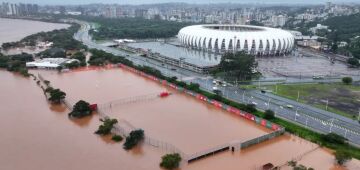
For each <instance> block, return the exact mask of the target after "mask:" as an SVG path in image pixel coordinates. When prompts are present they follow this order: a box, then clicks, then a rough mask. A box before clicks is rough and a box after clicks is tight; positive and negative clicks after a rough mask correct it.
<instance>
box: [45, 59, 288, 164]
mask: <svg viewBox="0 0 360 170" xmlns="http://www.w3.org/2000/svg"><path fill="white" fill-rule="evenodd" d="M116 66H117V67H120V68H124V69H126V70H129V71H131V72H134V73H137V74H139V75H141V76H143V77H146V78H149V79H151V80H153V81H156V82H158V83H160V84H162V85H164V86H168V87H170V88H173V89H175V90H178V91H179V92H183V93H185V94H187V95H190V96H193V97H195V98H197V99H198V100H201V101H203V102H206V103H208V104H211V105H214V106H215V107H217V108H221V109H223V110H226V111H228V112H230V113H233V114H236V115H238V116H240V117H242V118H245V119H247V120H250V121H253V122H255V123H256V124H260V125H261V126H264V127H266V128H269V129H271V130H274V131H273V132H272V133H269V134H266V135H263V136H260V137H257V138H254V139H250V140H248V141H245V142H241V141H239V142H236V143H234V142H233V143H226V144H223V145H219V146H215V147H212V148H209V149H207V150H205V151H201V152H197V153H194V154H191V155H187V154H185V153H184V152H182V151H181V150H180V149H178V148H177V147H176V146H174V145H172V144H170V143H167V142H164V141H161V140H158V139H154V138H151V137H149V136H147V135H145V136H144V143H146V144H149V145H151V146H153V147H156V148H160V149H161V150H163V151H165V152H166V153H179V154H180V155H181V157H182V158H183V160H184V161H186V162H191V161H193V160H197V159H201V158H203V157H206V156H210V155H212V154H215V153H218V152H221V151H225V150H228V149H229V148H232V149H233V150H235V148H236V149H237V150H240V149H243V148H246V147H249V146H252V145H254V144H257V143H260V142H263V141H265V140H269V139H272V138H274V137H276V136H279V135H281V134H283V133H284V131H285V129H284V128H283V127H281V126H279V125H277V124H275V123H272V122H270V121H267V120H265V119H262V118H259V117H257V116H255V115H253V114H250V113H247V112H244V111H241V110H239V109H237V108H234V107H231V106H229V105H226V104H224V103H221V102H219V101H216V100H213V99H209V98H207V97H206V96H204V95H201V94H198V93H195V92H193V91H190V90H186V89H184V88H183V87H179V86H176V85H175V84H173V83H170V82H167V81H166V80H162V79H159V78H157V77H155V76H151V75H148V74H146V73H144V72H142V71H139V70H136V69H134V68H132V67H129V66H126V65H124V64H118V65H111V66H107V67H106V69H108V68H115V67H116ZM92 69H94V68H90V69H83V70H92ZM96 69H98V68H96ZM79 71H80V70H79ZM39 75H40V74H39ZM40 76H41V75H40ZM40 76H39V78H40ZM41 79H42V80H43V77H42V76H41ZM145 96H146V95H145ZM140 97H143V98H144V96H136V97H133V98H130V99H119V100H115V101H112V102H113V103H111V102H109V103H106V104H102V105H100V106H99V108H98V114H99V115H100V117H101V118H110V117H109V116H108V115H107V114H106V113H105V112H104V111H103V109H104V108H108V107H110V108H111V107H112V106H116V105H119V104H123V103H127V102H136V101H139V100H142V99H140ZM150 97H152V98H153V95H152V94H151V95H149V96H146V97H145V99H146V100H147V99H149V98H150ZM145 99H144V100H145ZM64 104H65V105H66V106H67V107H68V108H69V109H72V106H71V105H70V104H69V103H68V102H67V101H66V100H64ZM121 123H125V124H126V125H128V126H129V128H128V129H129V130H127V129H126V128H125V127H123V126H122V125H121ZM136 129H137V128H135V127H134V126H133V125H131V124H130V123H129V122H127V121H125V120H120V121H119V122H118V123H117V124H115V125H114V128H113V129H112V132H113V133H115V134H120V135H122V136H125V137H127V136H129V134H130V132H131V131H133V130H136Z"/></svg>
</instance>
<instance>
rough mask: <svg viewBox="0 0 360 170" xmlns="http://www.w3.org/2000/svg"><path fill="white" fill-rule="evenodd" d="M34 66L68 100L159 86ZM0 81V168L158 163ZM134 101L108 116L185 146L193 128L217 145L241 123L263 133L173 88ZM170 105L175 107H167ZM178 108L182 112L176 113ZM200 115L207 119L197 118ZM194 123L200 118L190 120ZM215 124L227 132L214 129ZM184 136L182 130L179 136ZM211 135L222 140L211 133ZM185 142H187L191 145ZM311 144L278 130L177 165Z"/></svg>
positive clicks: (152, 166) (321, 161) (204, 167)
mask: <svg viewBox="0 0 360 170" xmlns="http://www.w3.org/2000/svg"><path fill="white" fill-rule="evenodd" d="M32 72H37V71H35V70H32ZM40 72H41V73H42V74H43V76H44V77H46V78H47V79H49V80H50V81H51V83H52V84H53V86H55V87H59V88H61V89H63V90H64V91H65V92H67V98H68V99H70V101H71V102H76V101H77V100H79V99H84V100H87V101H90V102H92V103H106V102H109V101H112V100H115V99H119V98H127V97H131V96H139V95H143V94H150V93H158V92H161V91H163V90H165V89H164V88H163V87H162V86H160V85H158V84H156V83H154V82H152V81H150V80H147V79H144V78H142V77H139V76H136V75H135V74H133V73H130V72H127V71H122V70H119V69H117V70H107V71H88V72H75V73H66V74H61V75H58V74H57V73H56V72H49V71H40ZM0 81H1V82H2V83H1V84H0V89H1V98H0V100H1V102H0V104H1V108H4V110H3V111H2V113H1V114H0V134H1V135H2V138H1V140H0V150H1V154H0V169H6V170H22V169H44V170H45V169H55V170H57V169H59V170H60V169H70V170H72V169H73V170H78V169H89V170H97V169H109V170H115V169H130V170H138V169H140V170H141V169H149V170H157V169H160V168H159V166H158V165H159V162H160V158H161V156H162V155H163V154H164V153H163V152H162V151H160V150H158V149H156V148H154V147H151V146H149V145H146V144H143V145H141V146H140V147H138V148H136V149H134V150H132V151H129V152H127V151H124V150H123V149H122V145H121V144H116V143H113V142H111V141H110V140H109V138H101V137H98V136H97V135H95V134H93V132H94V131H95V130H96V129H97V126H98V125H99V121H98V116H97V115H94V116H93V117H88V118H85V119H81V120H78V121H73V120H69V119H68V117H67V112H68V111H67V110H66V109H65V108H64V107H61V106H51V105H49V104H48V103H47V101H46V100H45V98H44V95H43V94H42V91H41V89H40V88H39V87H38V86H37V85H36V83H35V82H34V81H33V80H31V79H26V78H23V77H20V76H17V75H14V74H12V73H9V72H5V71H0ZM162 103H163V104H164V105H162ZM133 105H134V104H132V105H129V106H121V105H119V106H118V108H116V109H115V108H113V112H111V114H112V115H114V116H118V117H119V118H122V119H128V121H129V122H131V123H133V124H134V125H136V126H140V127H141V128H144V129H145V133H150V134H151V135H153V136H154V137H157V138H164V140H165V139H166V140H167V139H168V140H171V141H169V142H174V143H176V144H177V145H181V146H182V147H183V148H187V150H188V151H192V150H193V149H194V148H200V146H201V144H200V143H198V142H199V141H200V138H199V137H197V136H196V134H197V133H199V132H200V131H202V132H203V133H204V134H198V135H201V137H203V138H204V139H205V140H211V141H208V142H209V143H210V144H215V143H221V142H222V140H224V141H225V139H226V140H228V139H231V138H233V136H234V135H241V134H242V133H243V132H244V131H243V129H244V128H246V129H247V130H249V131H251V132H254V133H260V134H262V133H266V130H264V129H260V128H258V127H257V126H255V125H252V124H248V123H247V122H246V121H242V120H239V118H237V117H236V118H235V117H233V116H231V115H229V114H228V113H225V112H222V111H220V110H218V109H215V108H212V107H211V106H207V105H205V104H203V103H200V102H197V101H195V100H194V99H192V98H188V97H186V96H184V95H180V94H174V95H172V96H170V97H168V98H165V99H156V100H150V101H147V102H144V103H138V105H137V106H135V107H134V106H133ZM155 106H156V107H155ZM160 106H161V107H160ZM158 107H160V108H158ZM169 108H174V109H177V110H176V111H171V112H170V111H169V112H168V111H166V110H167V109H169ZM190 108H193V109H194V110H193V109H190ZM140 111H142V113H140ZM188 112H189V113H188ZM198 112H199V113H198ZM190 113H192V114H190ZM145 114H149V115H145ZM166 114H169V115H171V116H166ZM177 114H181V115H178V116H176V115H177ZM205 117H206V118H209V120H206V121H205V120H203V121H200V120H196V119H198V118H205ZM217 119H220V120H217ZM156 120H158V121H157V124H155V122H156ZM165 121H169V122H165ZM193 122H202V124H198V125H197V126H195V123H193ZM235 122H238V124H240V125H241V126H242V127H239V125H236V124H235ZM172 124H173V126H174V127H179V125H183V127H186V128H187V129H188V131H185V130H184V129H186V128H182V129H175V131H174V129H173V128H174V127H171V126H169V125H172ZM220 124H221V125H220ZM194 126H195V127H194ZM216 126H218V127H216ZM245 126H249V127H245ZM164 127H166V128H164ZM235 128H236V129H235ZM249 128H250V129H249ZM217 129H223V130H227V131H224V132H223V134H218V132H219V131H218V130H217ZM254 129H257V130H254ZM230 130H233V131H239V132H242V133H237V132H232V131H230ZM213 131H214V132H213ZM171 134H175V135H171ZM187 135H189V136H188V137H185V138H184V136H187ZM216 136H219V137H218V138H222V139H217V138H216ZM181 137H183V138H181ZM213 140H214V141H213ZM192 141H194V142H192ZM192 143H193V145H190V144H192ZM209 143H204V144H209ZM316 147H317V145H315V144H313V143H310V142H308V141H305V140H303V139H300V138H298V137H294V136H290V135H283V136H281V137H278V138H275V139H272V140H270V141H267V142H264V143H261V144H258V145H255V146H252V147H250V148H247V149H245V150H242V151H238V152H234V153H233V152H230V151H228V152H223V153H219V154H217V155H215V156H211V157H208V158H206V159H202V160H199V161H196V162H193V163H191V164H185V163H183V164H182V166H181V169H182V170H219V169H226V170H238V169H256V168H259V167H260V166H262V165H263V164H266V163H273V164H274V165H282V164H285V163H286V162H287V161H288V160H290V159H293V158H295V157H298V156H299V155H302V154H304V153H306V152H308V151H310V150H312V149H314V148H316ZM300 163H302V164H304V165H306V166H308V167H314V168H315V169H317V170H318V169H324V170H325V169H334V168H336V167H334V159H333V156H332V155H331V154H330V153H329V152H328V151H325V150H323V149H317V150H315V151H313V152H310V153H309V154H306V155H305V156H303V157H302V159H301V161H300ZM347 166H348V169H359V167H360V165H359V161H355V160H353V161H352V162H349V163H348V164H347ZM284 169H286V167H284Z"/></svg>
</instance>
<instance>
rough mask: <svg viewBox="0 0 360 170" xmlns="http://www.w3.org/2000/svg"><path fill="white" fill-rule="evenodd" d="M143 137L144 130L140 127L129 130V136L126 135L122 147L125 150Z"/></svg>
mask: <svg viewBox="0 0 360 170" xmlns="http://www.w3.org/2000/svg"><path fill="white" fill-rule="evenodd" d="M143 139H144V131H143V130H142V129H139V130H133V131H131V132H130V134H129V136H128V137H126V141H125V143H124V146H123V148H124V149H125V150H130V149H132V148H133V147H134V146H136V145H137V144H138V143H139V142H140V141H142V140H143Z"/></svg>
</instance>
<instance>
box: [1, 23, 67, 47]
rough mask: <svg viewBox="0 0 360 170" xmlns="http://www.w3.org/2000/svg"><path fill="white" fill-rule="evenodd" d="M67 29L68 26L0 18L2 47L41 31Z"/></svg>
mask: <svg viewBox="0 0 360 170" xmlns="http://www.w3.org/2000/svg"><path fill="white" fill-rule="evenodd" d="M67 27H69V25H68V24H57V23H47V22H40V21H30V20H22V19H7V18H0V45H1V44H2V43H5V42H13V41H19V40H21V39H22V38H24V37H26V36H28V35H31V34H35V33H38V32H41V31H44V32H46V31H52V30H55V29H63V28H67Z"/></svg>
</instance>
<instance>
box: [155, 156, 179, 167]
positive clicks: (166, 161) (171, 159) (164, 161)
mask: <svg viewBox="0 0 360 170" xmlns="http://www.w3.org/2000/svg"><path fill="white" fill-rule="evenodd" d="M180 162H181V156H180V155H179V154H178V153H174V154H166V155H164V156H162V157H161V163H160V166H161V167H163V168H165V169H168V170H172V169H176V168H178V167H179V165H180Z"/></svg>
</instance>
